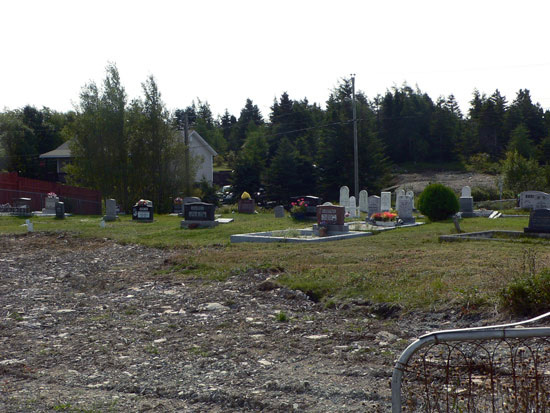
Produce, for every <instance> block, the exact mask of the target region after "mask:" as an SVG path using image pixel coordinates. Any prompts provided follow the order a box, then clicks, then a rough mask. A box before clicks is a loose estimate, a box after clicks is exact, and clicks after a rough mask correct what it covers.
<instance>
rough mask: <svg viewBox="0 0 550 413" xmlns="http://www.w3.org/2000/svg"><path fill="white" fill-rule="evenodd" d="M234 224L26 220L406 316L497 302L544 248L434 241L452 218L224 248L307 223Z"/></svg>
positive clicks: (523, 222) (209, 277)
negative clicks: (245, 236)
mask: <svg viewBox="0 0 550 413" xmlns="http://www.w3.org/2000/svg"><path fill="white" fill-rule="evenodd" d="M224 217H233V218H234V219H235V222H234V223H231V224H221V225H219V226H218V227H216V228H212V229H195V230H185V229H180V227H179V224H180V221H181V218H178V217H173V216H165V215H161V216H155V222H153V223H151V224H143V223H136V222H132V220H131V218H130V217H123V218H121V220H120V221H117V222H114V223H107V228H105V229H101V228H100V227H99V222H100V218H99V217H83V216H73V217H69V218H67V219H65V220H64V221H59V220H54V219H53V218H32V222H33V223H34V227H35V231H69V232H71V233H74V234H77V235H78V236H81V237H86V238H110V239H113V240H116V241H118V242H122V243H139V244H143V245H148V246H154V247H161V248H170V249H173V250H174V253H175V254H174V256H173V258H171V259H170V261H169V262H167V263H166V264H165V265H164V266H163V268H161V269H160V270H159V271H158V272H157V274H156V275H155V276H158V277H161V276H162V277H173V278H175V279H186V278H189V277H191V278H200V279H204V280H206V281H207V282H217V281H223V280H225V279H227V278H228V277H231V276H241V275H242V274H244V273H248V272H250V273H257V272H263V273H269V274H271V275H272V276H273V277H275V279H276V281H277V282H278V283H280V284H282V285H285V286H287V287H289V288H295V289H300V290H302V291H304V292H306V293H307V294H308V295H309V296H310V297H312V298H314V299H316V300H319V301H323V302H325V303H327V302H331V301H332V300H345V299H349V298H364V299H368V300H370V301H373V302H391V303H399V304H401V305H403V306H404V307H405V308H407V309H440V308H450V307H452V308H458V309H466V310H468V311H470V310H473V309H476V308H480V307H486V308H493V307H494V306H495V305H498V293H499V291H500V290H501V289H502V287H503V286H504V285H505V284H506V283H508V282H510V281H511V280H513V279H515V277H516V276H517V275H518V273H519V272H521V265H522V263H521V262H522V259H523V258H522V257H523V256H524V252H525V250H526V249H534V250H535V251H536V252H537V257H538V258H537V259H538V260H539V261H540V263H541V264H542V265H543V266H544V265H546V264H548V263H549V262H550V248H548V247H549V242H541V241H537V242H529V241H526V242H525V243H508V242H492V241H471V242H467V241H465V242H453V243H446V242H439V240H438V237H439V235H444V234H453V233H455V229H454V225H453V223H452V221H450V220H448V221H443V222H437V223H429V224H426V225H422V226H419V227H414V228H402V229H397V230H393V231H386V232H382V233H379V234H378V235H376V236H371V237H365V238H357V239H352V240H346V241H337V242H328V243H320V244H283V243H281V244H279V243H277V244H255V243H241V244H231V243H230V242H229V237H230V235H231V234H237V233H247V232H259V231H267V230H283V229H287V228H304V227H307V226H310V225H311V223H303V222H295V221H293V220H292V219H290V218H285V219H275V218H274V217H273V213H272V212H266V213H260V214H255V215H241V214H227V215H224ZM23 223H24V220H21V219H18V218H11V217H1V218H0V233H24V232H25V231H26V228H25V227H22V226H21V224H23ZM527 224H528V217H527V216H526V217H524V218H505V219H497V220H490V219H486V218H472V219H463V220H462V221H461V228H462V229H463V230H464V231H466V232H474V231H485V230H516V231H521V230H523V228H524V227H526V226H527Z"/></svg>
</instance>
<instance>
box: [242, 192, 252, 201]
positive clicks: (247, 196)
mask: <svg viewBox="0 0 550 413" xmlns="http://www.w3.org/2000/svg"><path fill="white" fill-rule="evenodd" d="M241 199H251V198H250V194H249V193H248V192H246V191H244V192H243V194H242V195H241Z"/></svg>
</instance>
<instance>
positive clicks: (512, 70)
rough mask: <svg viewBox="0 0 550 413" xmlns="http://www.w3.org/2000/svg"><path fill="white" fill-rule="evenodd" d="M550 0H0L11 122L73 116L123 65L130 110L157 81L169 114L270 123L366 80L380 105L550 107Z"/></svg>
mask: <svg viewBox="0 0 550 413" xmlns="http://www.w3.org/2000/svg"><path fill="white" fill-rule="evenodd" d="M549 10H550V3H548V2H547V1H545V0H541V1H533V0H522V1H518V0H514V1H504V0H499V1H493V0H476V1H470V0H463V1H445V0H438V1H422V0H414V1H413V0H408V1H401V0H393V1H383V0H380V1H377V2H374V1H370V0H363V1H351V0H338V1H337V0H333V1H324V0H315V1H309V0H292V1H287V0H277V1H265V0H251V1H249V0H242V1H241V0H212V1H208V0H202V1H201V0H194V1H183V0H181V1H168V0H155V1H136V0H132V1H126V0H124V1H122V0H118V1H117V0H107V1H103V0H93V1H90V0H70V1H61V0H59V1H55V0H2V1H1V2H0V39H1V43H0V44H1V47H0V110H3V109H6V108H9V109H15V108H19V107H22V106H24V105H26V104H31V105H34V106H36V107H38V108H41V107H42V106H48V107H50V108H52V109H55V110H60V111H66V110H69V109H72V108H73V105H74V104H75V103H78V99H79V92H80V90H81V88H82V86H84V85H85V84H86V83H87V82H89V81H90V80H94V81H96V82H97V83H98V84H100V83H101V82H102V80H103V78H104V77H105V66H106V64H107V62H115V63H116V64H117V67H118V69H119V72H120V75H121V79H122V82H123V85H124V86H125V88H126V91H127V94H128V96H129V98H134V97H138V96H140V95H141V83H142V82H143V81H144V80H145V79H146V77H147V76H148V75H150V74H153V75H154V76H155V78H156V80H157V83H158V85H159V89H160V91H161V93H162V97H163V100H164V102H165V103H166V106H167V107H168V108H169V109H176V108H183V107H185V106H187V105H189V104H190V103H191V101H192V100H193V99H195V98H197V97H198V98H200V99H201V100H203V101H208V102H209V103H210V105H211V107H212V110H213V112H214V114H221V113H223V111H224V110H225V109H226V108H227V109H229V111H230V113H232V114H234V115H235V116H237V117H238V116H239V113H240V110H241V109H242V108H243V106H244V104H245V101H246V98H247V97H248V98H251V99H252V100H253V101H254V103H255V104H257V105H258V106H259V107H260V109H261V111H262V114H263V115H264V117H266V116H267V115H268V113H269V107H270V106H271V105H272V103H273V99H274V98H279V97H280V95H281V94H282V93H283V92H284V91H287V92H288V94H289V95H290V98H291V99H302V98H304V97H307V98H308V100H309V101H310V103H313V102H317V103H320V104H322V105H323V106H324V103H325V101H326V100H327V98H328V96H329V93H330V91H331V89H332V88H333V87H334V86H335V85H336V84H337V83H338V81H339V79H341V78H342V77H348V76H349V75H350V73H355V74H356V85H357V89H360V90H362V91H364V92H365V93H366V94H367V96H368V97H369V98H372V97H374V96H375V95H376V94H378V93H380V94H382V93H384V92H385V91H386V89H388V88H391V87H392V86H394V85H396V86H401V85H402V84H403V82H405V81H406V82H407V83H408V84H409V85H410V86H413V87H414V86H416V85H418V86H419V87H420V89H421V90H422V91H423V92H427V93H428V94H429V95H430V97H431V98H432V99H434V100H435V99H436V98H437V97H438V96H439V95H445V96H446V95H449V94H451V93H453V94H454V95H455V96H456V98H457V100H458V102H459V103H460V105H461V107H462V109H463V111H466V109H467V108H468V107H469V104H468V102H469V100H470V99H471V96H472V92H473V90H474V88H477V89H479V90H480V92H482V93H486V94H487V95H490V94H492V93H493V92H494V90H495V89H497V88H498V89H499V90H500V91H501V93H502V94H504V95H505V96H506V97H507V99H508V101H509V102H511V101H512V100H513V99H514V98H515V95H516V92H517V91H518V90H519V89H520V88H527V89H529V90H530V91H531V96H532V97H533V100H534V101H535V102H539V103H540V104H541V105H542V106H543V107H544V108H545V109H546V108H550V81H549V80H550V79H549V77H548V75H549V74H550V70H549V69H550V55H549V53H548V42H549V39H550V36H549V35H550V24H549V20H548V16H549V13H548V12H549Z"/></svg>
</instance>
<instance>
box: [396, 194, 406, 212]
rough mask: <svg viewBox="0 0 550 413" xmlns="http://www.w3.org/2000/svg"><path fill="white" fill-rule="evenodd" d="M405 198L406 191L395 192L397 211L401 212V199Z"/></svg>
mask: <svg viewBox="0 0 550 413" xmlns="http://www.w3.org/2000/svg"><path fill="white" fill-rule="evenodd" d="M400 196H405V190H404V189H398V190H397V191H395V209H396V210H397V211H399V197H400Z"/></svg>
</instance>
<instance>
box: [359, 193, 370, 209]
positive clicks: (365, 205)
mask: <svg viewBox="0 0 550 413" xmlns="http://www.w3.org/2000/svg"><path fill="white" fill-rule="evenodd" d="M359 211H361V212H366V213H368V212H369V193H368V192H367V191H365V190H364V189H363V190H362V191H361V192H359Z"/></svg>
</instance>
